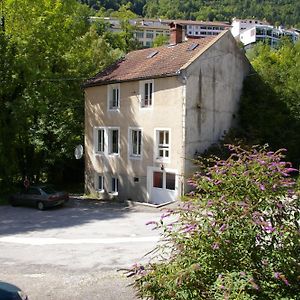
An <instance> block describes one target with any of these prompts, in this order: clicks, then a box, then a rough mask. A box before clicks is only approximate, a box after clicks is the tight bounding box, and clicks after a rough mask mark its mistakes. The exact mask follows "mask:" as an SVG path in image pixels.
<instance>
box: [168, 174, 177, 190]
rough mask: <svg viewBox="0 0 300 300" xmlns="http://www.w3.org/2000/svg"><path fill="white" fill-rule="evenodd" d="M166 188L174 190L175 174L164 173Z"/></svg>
mask: <svg viewBox="0 0 300 300" xmlns="http://www.w3.org/2000/svg"><path fill="white" fill-rule="evenodd" d="M166 189H167V190H175V174H174V173H166Z"/></svg>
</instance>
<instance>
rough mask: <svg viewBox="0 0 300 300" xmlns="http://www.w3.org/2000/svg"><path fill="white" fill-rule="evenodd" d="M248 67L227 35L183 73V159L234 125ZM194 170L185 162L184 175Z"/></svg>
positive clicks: (209, 143)
mask: <svg viewBox="0 0 300 300" xmlns="http://www.w3.org/2000/svg"><path fill="white" fill-rule="evenodd" d="M249 68H250V64H249V62H248V60H247V59H246V57H245V55H244V54H243V53H242V52H241V50H240V49H239V48H238V47H237V45H236V42H235V40H234V38H233V37H232V35H231V34H230V32H226V33H225V34H222V35H221V37H220V38H219V40H218V41H217V42H215V43H214V44H213V45H212V46H211V47H209V48H208V50H207V51H205V52H203V54H202V55H201V56H200V57H198V58H197V59H196V60H195V61H194V62H193V63H192V64H191V65H190V66H189V67H188V68H187V69H186V70H185V72H183V75H184V76H185V77H186V81H187V86H186V103H187V105H186V151H185V157H186V158H193V157H194V156H195V153H197V152H198V153H201V152H203V151H204V150H206V149H207V148H208V147H209V146H210V145H211V144H213V143H215V142H217V141H218V140H219V139H220V138H221V137H222V136H223V135H224V133H225V132H226V131H228V130H229V129H230V127H231V126H232V125H233V124H234V121H235V120H236V117H237V116H236V113H237V110H238V103H239V99H240V95H241V91H242V86H243V79H244V77H245V76H246V75H247V74H248V72H249ZM193 168H194V165H193V163H192V162H191V161H190V160H189V159H187V160H186V162H185V170H186V174H190V173H191V172H192V171H193Z"/></svg>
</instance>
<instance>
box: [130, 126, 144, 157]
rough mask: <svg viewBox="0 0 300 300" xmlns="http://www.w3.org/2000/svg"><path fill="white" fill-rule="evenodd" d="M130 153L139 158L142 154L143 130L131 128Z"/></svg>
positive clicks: (131, 155)
mask: <svg viewBox="0 0 300 300" xmlns="http://www.w3.org/2000/svg"><path fill="white" fill-rule="evenodd" d="M129 147H130V148H129V155H130V157H135V158H139V157H141V154H142V130H141V129H129Z"/></svg>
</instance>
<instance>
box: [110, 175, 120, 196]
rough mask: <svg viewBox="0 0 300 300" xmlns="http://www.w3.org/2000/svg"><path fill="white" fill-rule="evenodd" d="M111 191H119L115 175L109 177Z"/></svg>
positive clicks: (115, 192)
mask: <svg viewBox="0 0 300 300" xmlns="http://www.w3.org/2000/svg"><path fill="white" fill-rule="evenodd" d="M111 192H112V193H114V194H117V193H118V192H119V179H118V178H117V177H112V178H111Z"/></svg>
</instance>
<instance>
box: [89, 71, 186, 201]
mask: <svg viewBox="0 0 300 300" xmlns="http://www.w3.org/2000/svg"><path fill="white" fill-rule="evenodd" d="M183 94H184V93H183V87H182V84H181V81H180V80H179V78H178V77H169V78H160V79H155V80H154V99H153V108H152V109H140V103H139V82H138V81H133V82H124V83H121V84H120V110H119V111H118V112H115V111H108V109H107V86H106V85H103V86H96V87H90V88H87V89H86V90H85V163H86V166H85V171H86V174H85V178H86V181H85V183H86V185H85V187H86V191H87V192H90V193H93V192H95V189H94V178H95V172H98V173H103V174H115V175H118V177H119V180H120V182H119V183H120V187H119V198H120V199H133V200H137V201H147V190H146V187H147V180H146V175H147V166H157V167H158V166H160V163H158V162H156V161H155V157H154V142H155V141H154V140H155V128H169V129H170V130H171V161H170V163H164V165H165V168H171V169H177V170H183V161H182V157H183V144H182V140H183V138H182V136H183V131H182V120H183V107H182V96H183ZM97 126H105V127H107V126H113V127H120V155H119V156H104V155H99V154H95V153H94V132H93V128H94V127H97ZM129 127H140V128H142V130H143V141H142V142H143V150H142V159H141V160H133V159H130V158H129V155H128V128H129ZM175 137H176V138H175ZM134 177H138V178H139V182H134Z"/></svg>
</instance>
